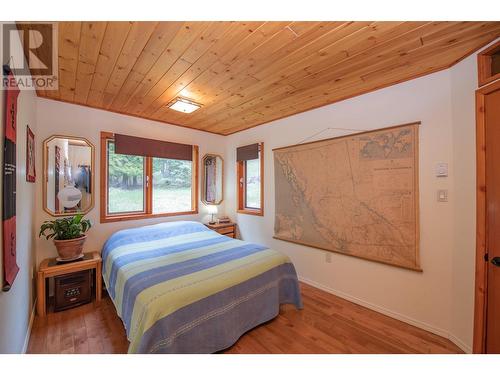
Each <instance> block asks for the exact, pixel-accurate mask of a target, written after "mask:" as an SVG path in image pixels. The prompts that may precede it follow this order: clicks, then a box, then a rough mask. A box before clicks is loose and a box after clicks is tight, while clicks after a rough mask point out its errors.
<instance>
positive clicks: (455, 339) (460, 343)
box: [448, 333, 472, 354]
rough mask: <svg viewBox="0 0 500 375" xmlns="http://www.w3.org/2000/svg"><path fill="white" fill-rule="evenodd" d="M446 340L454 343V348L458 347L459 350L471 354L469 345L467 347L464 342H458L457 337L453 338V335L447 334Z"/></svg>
mask: <svg viewBox="0 0 500 375" xmlns="http://www.w3.org/2000/svg"><path fill="white" fill-rule="evenodd" d="M448 339H449V340H450V341H451V342H452V343H454V344H455V345H456V346H458V347H459V348H460V349H462V350H463V351H464V352H465V353H467V354H471V353H472V347H471V346H470V345H467V344H466V343H465V342H463V341H462V340H460V339H459V338H458V337H456V336H454V335H453V334H451V333H449V334H448Z"/></svg>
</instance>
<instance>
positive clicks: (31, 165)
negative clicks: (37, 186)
mask: <svg viewBox="0 0 500 375" xmlns="http://www.w3.org/2000/svg"><path fill="white" fill-rule="evenodd" d="M35 180H36V169H35V134H33V132H32V131H31V129H30V127H29V125H26V181H28V182H35Z"/></svg>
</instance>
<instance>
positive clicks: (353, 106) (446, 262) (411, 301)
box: [225, 55, 477, 351]
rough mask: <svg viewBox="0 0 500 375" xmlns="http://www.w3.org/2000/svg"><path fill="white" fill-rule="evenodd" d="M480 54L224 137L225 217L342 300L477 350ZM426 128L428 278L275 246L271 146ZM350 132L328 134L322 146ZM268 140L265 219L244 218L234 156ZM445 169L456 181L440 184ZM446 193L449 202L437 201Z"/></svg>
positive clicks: (423, 225)
mask: <svg viewBox="0 0 500 375" xmlns="http://www.w3.org/2000/svg"><path fill="white" fill-rule="evenodd" d="M476 88H477V81H476V70H475V56H474V55H473V56H471V57H469V58H467V59H465V60H464V61H462V62H460V63H459V64H458V65H456V66H455V67H453V68H452V69H448V70H445V71H441V72H438V73H435V74H432V75H428V76H425V77H422V78H418V79H415V80H411V81H408V82H404V83H401V84H398V85H395V86H391V87H388V88H385V89H381V90H378V91H375V92H372V93H368V94H365V95H362V96H359V97H355V98H352V99H349V100H345V101H342V102H339V103H335V104H332V105H329V106H325V107H322V108H318V109H315V110H311V111H308V112H304V113H302V114H298V115H295V116H292V117H288V118H285V119H282V120H277V121H274V122H272V123H269V124H265V125H262V126H258V127H256V128H253V129H249V130H247V131H243V132H240V133H236V134H234V135H231V136H229V137H227V139H226V154H225V159H226V176H227V178H226V185H225V188H226V190H225V191H226V210H227V212H228V214H229V215H230V216H232V217H233V219H235V220H236V221H237V222H238V226H239V229H240V232H241V235H242V237H243V239H246V240H251V241H254V242H259V243H263V244H266V245H268V246H270V247H272V248H274V249H276V250H280V251H282V252H284V253H286V254H288V255H289V256H290V257H291V259H292V260H293V262H294V264H295V266H296V268H297V271H298V274H299V277H300V278H302V279H303V280H305V281H307V282H309V283H311V284H313V285H316V286H319V287H322V288H324V289H326V290H329V291H331V292H333V293H335V294H338V295H339V296H342V297H345V298H348V299H350V300H352V301H355V302H358V303H360V304H363V305H366V306H368V307H371V308H373V309H375V310H378V311H381V312H384V313H386V314H388V315H391V316H394V317H396V318H399V319H401V320H404V321H407V322H410V323H412V324H414V325H417V326H420V327H422V328H425V329H428V330H430V331H432V332H435V333H437V334H440V335H442V336H445V337H451V338H452V339H453V340H454V341H455V342H456V343H457V344H459V345H460V346H461V347H462V348H463V349H464V350H466V351H470V350H471V346H472V325H473V296H474V251H475V250H474V238H475V143H474V142H475V119H474V90H475V89H476ZM414 121H421V122H422V125H421V126H420V155H419V159H420V160H419V165H420V176H419V179H420V181H419V184H420V186H419V188H420V254H421V265H422V268H423V270H424V271H423V272H422V273H417V272H413V271H408V270H404V269H399V268H396V267H391V266H388V265H384V264H379V263H376V262H371V261H366V260H362V259H358V258H353V257H349V256H344V255H341V254H336V253H331V263H327V262H326V255H327V252H325V251H322V250H318V249H314V248H309V247H305V246H301V245H295V244H291V243H288V242H283V241H279V240H275V239H273V238H272V236H273V226H274V213H275V211H274V194H275V191H274V168H273V153H272V149H273V148H276V147H282V146H287V145H292V144H296V143H298V142H301V141H303V140H304V139H306V138H308V137H310V136H311V135H314V134H316V133H318V132H320V131H321V130H323V129H326V128H329V127H341V128H350V129H359V130H362V129H377V128H383V127H387V126H391V125H398V124H403V123H408V122H414ZM345 134H348V132H345V131H339V130H327V131H325V132H323V133H321V134H320V135H319V136H317V137H315V138H312V139H309V140H311V141H312V140H317V139H324V138H330V137H335V136H340V135H345ZM261 141H263V142H264V143H265V155H264V160H265V173H264V175H265V203H264V204H265V216H264V217H259V216H252V215H244V214H236V192H235V183H234V181H235V173H236V168H235V156H236V152H235V149H236V147H238V146H242V145H246V144H249V143H253V142H261ZM438 162H446V163H448V165H449V177H447V178H438V177H435V175H434V167H435V164H436V163H438ZM438 189H448V191H449V201H448V202H447V203H439V202H437V190H438Z"/></svg>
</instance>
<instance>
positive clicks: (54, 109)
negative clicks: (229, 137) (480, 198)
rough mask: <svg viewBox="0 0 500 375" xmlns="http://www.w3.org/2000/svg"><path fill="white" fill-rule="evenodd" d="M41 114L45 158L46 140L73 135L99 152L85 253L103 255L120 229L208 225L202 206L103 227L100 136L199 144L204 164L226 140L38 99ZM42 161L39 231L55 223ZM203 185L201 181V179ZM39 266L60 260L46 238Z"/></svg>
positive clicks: (40, 136)
mask: <svg viewBox="0 0 500 375" xmlns="http://www.w3.org/2000/svg"><path fill="white" fill-rule="evenodd" d="M37 112H38V134H37V149H38V153H39V155H43V152H42V144H43V140H44V139H46V138H48V137H50V136H52V135H54V134H58V135H72V136H78V137H84V138H86V139H88V140H89V141H90V142H91V143H92V144H93V145H94V146H95V150H96V167H95V172H94V173H95V179H94V183H95V189H94V191H95V193H96V194H95V205H94V208H93V209H92V210H91V211H90V212H89V213H88V215H87V217H88V218H89V219H90V220H91V221H92V223H93V225H94V226H93V227H92V229H91V230H90V232H89V236H88V239H87V242H86V244H85V250H84V251H100V250H101V248H102V245H103V244H104V242H105V241H106V239H107V238H108V237H109V236H110V235H111V234H112V233H114V232H116V231H117V230H119V229H123V228H128V227H137V226H140V225H147V224H154V223H159V222H164V221H173V220H203V221H208V216H207V213H206V206H205V205H204V204H203V203H201V201H200V202H199V205H198V207H199V214H198V215H186V216H184V215H183V216H173V217H162V218H155V219H146V220H130V221H122V222H115V223H103V224H101V223H99V205H100V199H99V190H100V189H99V186H100V185H99V184H100V170H99V160H100V155H101V150H100V132H101V131H105V132H112V133H121V134H127V135H134V136H139V137H147V138H153V139H160V140H167V141H172V142H180V143H187V144H196V145H198V146H199V147H200V149H199V153H200V163H201V158H202V157H203V155H204V154H206V153H220V150H221V149H223V147H224V146H223V142H224V138H223V137H222V136H218V135H213V134H210V133H207V132H201V131H196V130H191V129H186V128H182V127H179V126H172V125H166V124H163V123H159V122H156V121H148V120H143V119H140V118H136V117H130V116H124V115H120V114H116V113H112V112H106V111H102V110H98V109H93V108H88V107H84V106H79V105H74V104H67V103H62V102H57V101H53V100H47V99H43V98H38V99H37ZM42 168H43V163H42V157H40V158H38V160H37V171H39V176H40V178H38V179H37V184H36V185H37V187H36V189H37V194H38V196H39V197H40V199H37V200H36V228H39V226H40V225H41V224H42V222H43V221H44V220H53V218H52V217H51V216H50V215H48V214H47V213H46V212H45V211H44V210H43V201H42V179H41V176H42ZM199 184H200V185H201V178H200V179H199ZM219 207H220V208H219V209H220V211H222V212H223V211H224V202H222V204H221V206H219ZM36 246H37V263H40V261H41V260H42V259H44V258H47V257H52V256H56V255H57V252H56V250H55V247H54V245H53V243H52V241H47V240H45V239H44V238H39V239H37V242H36Z"/></svg>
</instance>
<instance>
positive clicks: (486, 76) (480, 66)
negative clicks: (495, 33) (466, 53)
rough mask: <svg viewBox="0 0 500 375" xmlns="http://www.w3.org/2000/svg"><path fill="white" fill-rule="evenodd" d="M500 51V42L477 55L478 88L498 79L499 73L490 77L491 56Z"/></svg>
mask: <svg viewBox="0 0 500 375" xmlns="http://www.w3.org/2000/svg"><path fill="white" fill-rule="evenodd" d="M499 50H500V41H498V42H497V43H495V44H493V45H492V46H491V47H489V48H487V49H485V50H484V51H481V52H480V53H478V55H477V74H478V82H479V87H481V86H484V85H486V84H488V83H490V82H493V81H495V80H497V79H499V78H500V73H497V74H495V75H493V76H492V75H491V55H493V54H495V53H496V52H498V51H499Z"/></svg>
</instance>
